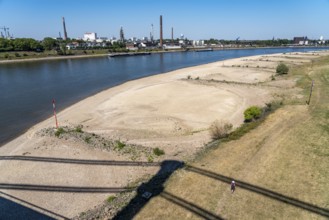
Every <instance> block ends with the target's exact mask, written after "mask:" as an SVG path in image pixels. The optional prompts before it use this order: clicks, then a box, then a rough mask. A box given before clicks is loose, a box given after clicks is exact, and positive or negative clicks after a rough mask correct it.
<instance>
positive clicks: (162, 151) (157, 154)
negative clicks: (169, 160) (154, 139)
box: [153, 147, 165, 156]
mask: <svg viewBox="0 0 329 220" xmlns="http://www.w3.org/2000/svg"><path fill="white" fill-rule="evenodd" d="M153 153H154V154H155V155H156V156H161V155H164V154H165V152H164V150H161V149H160V148H158V147H157V148H154V149H153Z"/></svg>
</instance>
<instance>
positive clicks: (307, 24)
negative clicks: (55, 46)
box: [0, 0, 329, 40]
mask: <svg viewBox="0 0 329 220" xmlns="http://www.w3.org/2000/svg"><path fill="white" fill-rule="evenodd" d="M160 15H162V16H163V35H164V38H171V28H172V27H173V29H174V38H178V37H180V35H181V34H184V36H185V37H186V38H188V39H194V40H201V39H210V38H215V39H227V40H229V39H236V38H237V37H240V40H263V39H272V38H273V37H274V38H281V39H292V38H293V37H296V36H298V37H300V36H307V37H308V38H310V39H319V38H320V36H323V37H324V38H325V39H329V0H97V1H92V0H0V27H3V26H6V27H9V28H10V29H9V32H10V33H11V34H13V35H14V37H16V38H23V37H28V38H35V39H39V40H42V39H43V38H45V37H58V36H59V32H61V34H62V36H63V26H62V17H65V21H66V29H67V33H68V37H70V38H79V37H80V38H82V37H83V34H84V33H85V32H96V33H97V35H98V37H108V38H110V37H117V38H118V37H119V31H120V27H121V26H122V27H123V30H124V33H125V38H131V37H137V38H142V37H149V36H150V32H151V24H153V26H154V37H155V38H156V39H158V38H159V17H160ZM0 31H2V32H3V30H1V29H0Z"/></svg>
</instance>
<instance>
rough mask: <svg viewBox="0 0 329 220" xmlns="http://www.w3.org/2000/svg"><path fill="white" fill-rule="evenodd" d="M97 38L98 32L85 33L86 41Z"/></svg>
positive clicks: (84, 38)
mask: <svg viewBox="0 0 329 220" xmlns="http://www.w3.org/2000/svg"><path fill="white" fill-rule="evenodd" d="M96 39H97V33H94V32H87V33H85V34H84V35H83V40H84V41H95V40H96Z"/></svg>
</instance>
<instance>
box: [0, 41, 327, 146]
mask: <svg viewBox="0 0 329 220" xmlns="http://www.w3.org/2000/svg"><path fill="white" fill-rule="evenodd" d="M328 49H329V48H320V47H318V48H309V47H308V48H271V49H241V50H240V49H236V50H218V51H209V52H175V53H156V54H152V55H147V56H131V57H114V58H108V57H98V58H81V59H63V60H47V61H34V62H20V63H7V64H0V146H1V145H3V144H4V143H6V142H8V141H10V140H11V139H13V138H14V137H17V136H18V135H20V134H22V133H23V132H24V131H26V130H27V129H28V128H30V127H31V126H33V125H34V124H36V123H38V122H40V121H42V120H44V119H46V118H47V117H49V116H51V115H52V112H53V111H52V100H53V99H55V100H56V108H57V110H58V111H60V110H62V109H64V108H66V107H68V106H70V105H72V104H74V103H76V102H78V101H80V100H82V99H84V98H86V97H88V96H91V95H93V94H96V93H98V92H100V91H102V90H104V89H108V88H110V87H113V86H115V85H118V84H121V83H124V82H126V81H129V80H133V79H137V78H142V77H146V76H151V75H155V74H160V73H165V72H169V71H172V70H176V69H180V68H184V67H189V66H195V65H200V64H205V63H210V62H215V61H220V60H226V59H231V58H238V57H244V56H252V55H260V54H273V53H289V52H300V51H303V52H306V51H315V50H328Z"/></svg>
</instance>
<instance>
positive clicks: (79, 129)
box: [74, 125, 83, 133]
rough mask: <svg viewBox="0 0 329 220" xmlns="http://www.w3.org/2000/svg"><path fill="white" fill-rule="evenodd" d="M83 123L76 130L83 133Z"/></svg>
mask: <svg viewBox="0 0 329 220" xmlns="http://www.w3.org/2000/svg"><path fill="white" fill-rule="evenodd" d="M82 127H83V126H82V125H78V126H77V127H76V128H75V129H74V130H75V132H78V133H83V131H82Z"/></svg>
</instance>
